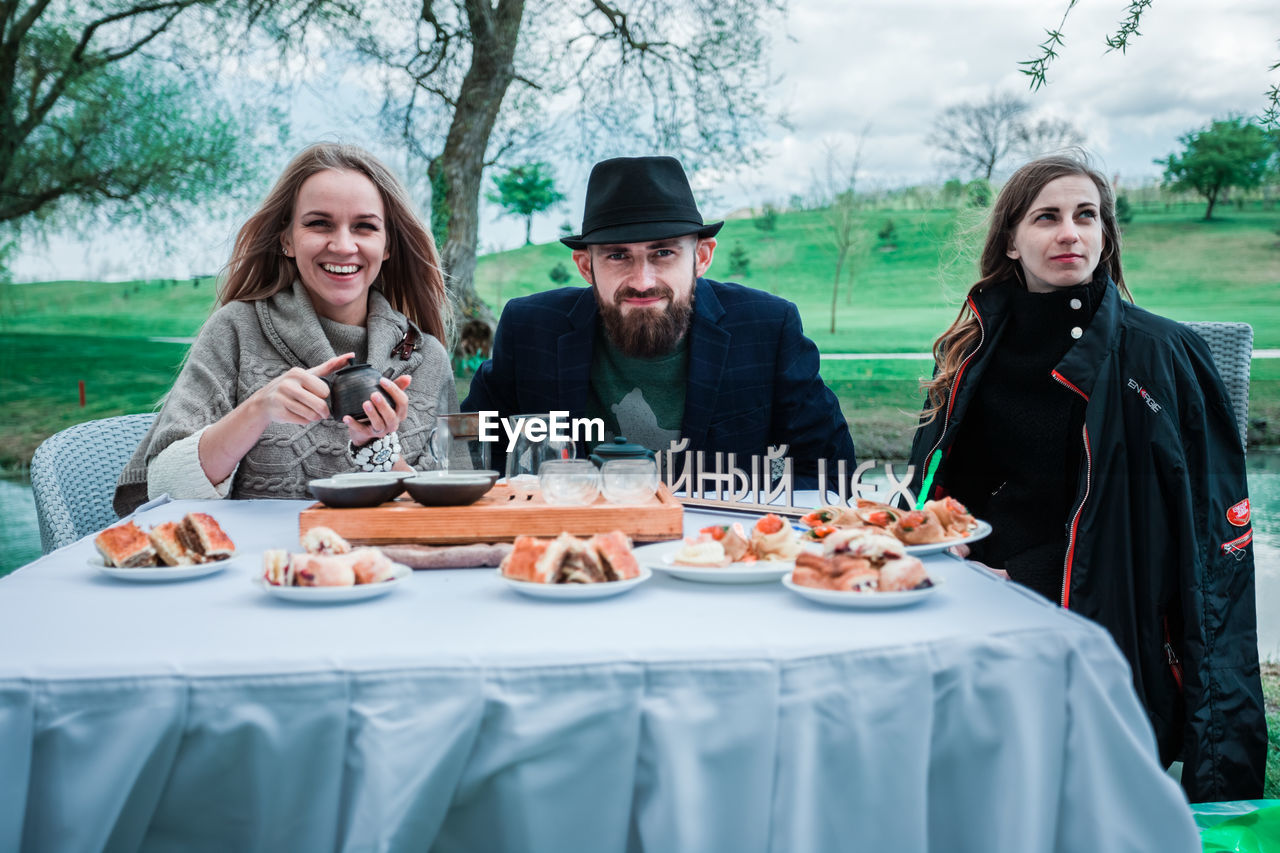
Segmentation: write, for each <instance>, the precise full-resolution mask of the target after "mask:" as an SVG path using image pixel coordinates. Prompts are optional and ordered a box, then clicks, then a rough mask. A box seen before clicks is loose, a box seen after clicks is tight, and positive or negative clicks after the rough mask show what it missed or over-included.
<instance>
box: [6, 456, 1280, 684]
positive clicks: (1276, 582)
mask: <svg viewBox="0 0 1280 853" xmlns="http://www.w3.org/2000/svg"><path fill="white" fill-rule="evenodd" d="M1248 467H1249V495H1250V499H1251V502H1252V506H1253V530H1254V538H1253V547H1254V558H1255V565H1256V569H1257V583H1258V649H1259V651H1260V652H1261V653H1262V657H1263V659H1264V660H1271V661H1280V451H1276V450H1268V451H1262V450H1257V449H1254V450H1250V451H1249V457H1248ZM0 519H3V521H2V522H0V576H2V575H5V574H8V573H9V572H10V571H12V570H13V569H15V568H17V567H18V566H21V565H24V564H26V563H29V562H31V561H32V560H34V559H35V558H36V557H39V556H40V528H39V526H38V523H37V521H36V508H35V501H34V500H33V499H32V496H31V484H30V483H29V482H25V481H19V480H4V479H0ZM0 589H2V587H0Z"/></svg>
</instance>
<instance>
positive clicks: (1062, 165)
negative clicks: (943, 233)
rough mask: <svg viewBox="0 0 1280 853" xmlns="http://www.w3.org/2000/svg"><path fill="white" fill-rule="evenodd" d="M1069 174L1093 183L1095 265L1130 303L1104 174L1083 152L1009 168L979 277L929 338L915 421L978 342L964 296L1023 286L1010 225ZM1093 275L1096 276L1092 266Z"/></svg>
mask: <svg viewBox="0 0 1280 853" xmlns="http://www.w3.org/2000/svg"><path fill="white" fill-rule="evenodd" d="M1072 175H1082V176H1084V177H1087V178H1089V179H1090V180H1091V181H1093V183H1094V184H1095V185H1096V186H1097V188H1098V197H1099V200H1100V203H1099V205H1098V213H1099V216H1100V218H1101V220H1102V236H1103V241H1104V246H1103V250H1102V257H1101V258H1100V259H1099V261H1098V269H1099V270H1100V271H1105V272H1106V273H1107V274H1108V275H1110V276H1111V280H1112V281H1114V282H1115V283H1116V286H1117V287H1119V288H1120V293H1121V294H1123V295H1124V297H1125V298H1126V299H1128V300H1129V301H1130V302H1132V301H1133V295H1132V294H1131V293H1129V288H1128V287H1126V286H1125V283H1124V272H1123V271H1122V270H1121V268H1120V228H1119V226H1118V225H1117V224H1116V197H1115V193H1114V192H1113V191H1112V189H1111V184H1110V183H1108V182H1107V179H1106V177H1105V176H1104V175H1103V174H1102V173H1101V172H1099V171H1098V170H1097V169H1095V168H1093V167H1092V166H1091V165H1089V162H1088V160H1087V159H1086V158H1085V157H1084V156H1083V154H1081V155H1080V156H1076V155H1073V154H1053V155H1050V156H1047V157H1040V158H1039V159H1036V160H1032V161H1031V162H1030V163H1027V164H1026V165H1025V166H1023V167H1022V168H1020V169H1018V171H1016V172H1014V173H1013V175H1012V176H1010V178H1009V181H1008V183H1006V184H1005V185H1004V187H1003V188H1002V189H1001V190H1000V195H999V197H997V198H996V203H995V206H994V207H992V208H991V220H990V225H989V226H988V228H987V239H986V242H985V243H984V244H983V247H982V257H981V259H980V260H979V262H978V271H979V273H980V275H981V277H980V278H979V279H978V281H977V283H976V284H974V285H973V287H971V288H969V294H968V296H967V297H966V298H965V301H964V304H963V305H962V306H960V313H959V315H957V316H956V319H955V322H953V323H952V324H951V325H950V326H948V327H947V330H946V331H945V332H943V333H942V335H941V336H939V338H938V339H937V340H936V341H934V343H933V360H934V363H935V364H936V365H937V370H936V371H935V373H934V375H933V378H932V379H930V380H928V381H926V382H924V383H922V385H923V387H924V389H925V391H926V392H927V394H928V398H927V400H926V402H925V409H924V413H923V419H922V421H921V424H926V423H929V422H930V421H932V420H933V419H934V418H935V417H936V416H937V415H938V413H939V412H941V411H942V409H943V407H944V406H946V404H947V395H948V393H949V390H950V388H951V384H952V382H953V381H954V380H955V377H956V374H957V373H958V372H959V370H960V365H961V364H963V363H964V360H965V359H966V358H968V356H969V355H970V353H972V352H973V351H974V349H976V348H977V346H978V341H979V340H980V338H981V335H982V328H981V326H979V325H978V318H977V317H976V316H975V315H974V313H973V309H972V308H971V307H970V300H972V299H973V297H974V296H976V295H977V294H978V293H979V292H980V291H982V290H986V289H987V288H988V287H990V286H991V285H993V284H995V283H997V282H1001V281H1008V280H1010V279H1016V280H1017V281H1019V282H1021V283H1022V286H1023V287H1025V286H1026V282H1025V281H1023V279H1022V266H1021V264H1020V263H1019V262H1018V261H1016V260H1014V259H1013V258H1010V257H1009V256H1008V254H1007V252H1008V250H1009V246H1010V244H1011V243H1012V241H1013V232H1014V229H1016V228H1017V227H1018V222H1019V221H1021V219H1022V217H1023V216H1025V215H1026V212H1027V211H1028V210H1029V209H1030V208H1031V205H1032V203H1033V202H1034V201H1035V200H1036V196H1038V195H1040V191H1041V190H1042V189H1044V187H1045V185H1046V184H1048V183H1049V182H1051V181H1056V180H1057V179H1058V178H1065V177H1069V176H1072ZM1094 274H1095V275H1097V271H1095V273H1094Z"/></svg>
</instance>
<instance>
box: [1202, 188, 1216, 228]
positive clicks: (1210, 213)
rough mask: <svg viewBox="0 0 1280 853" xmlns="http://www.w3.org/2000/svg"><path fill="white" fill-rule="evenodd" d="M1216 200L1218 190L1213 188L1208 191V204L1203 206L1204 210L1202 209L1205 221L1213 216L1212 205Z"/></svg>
mask: <svg viewBox="0 0 1280 853" xmlns="http://www.w3.org/2000/svg"><path fill="white" fill-rule="evenodd" d="M1217 200H1218V191H1217V190H1213V191H1212V192H1210V193H1209V206H1208V207H1207V208H1205V211H1204V218H1205V221H1206V222H1207V221H1209V220H1210V219H1212V218H1213V205H1214V203H1215V202H1217Z"/></svg>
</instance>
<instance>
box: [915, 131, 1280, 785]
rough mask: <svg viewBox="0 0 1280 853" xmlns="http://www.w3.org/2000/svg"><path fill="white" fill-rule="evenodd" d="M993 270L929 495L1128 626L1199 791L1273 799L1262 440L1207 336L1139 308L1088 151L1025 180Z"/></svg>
mask: <svg viewBox="0 0 1280 853" xmlns="http://www.w3.org/2000/svg"><path fill="white" fill-rule="evenodd" d="M979 273H980V276H979V279H978V281H977V283H976V284H974V285H973V287H972V288H971V289H970V291H969V294H968V297H967V298H966V299H965V303H964V305H963V307H962V308H961V310H960V314H959V316H958V317H957V318H956V320H955V322H954V323H952V324H951V326H950V327H949V328H948V329H947V330H946V331H945V332H943V334H942V335H941V336H940V337H939V338H938V340H937V342H936V343H935V344H934V350H933V351H934V358H935V364H936V367H935V372H934V376H933V378H932V379H931V380H930V381H929V382H927V383H926V384H925V390H926V395H927V397H926V402H925V405H924V411H923V414H922V416H921V421H920V427H919V430H918V431H917V433H916V437H915V441H914V444H913V447H912V453H911V457H912V462H913V464H914V466H915V471H916V475H915V476H916V479H915V483H914V485H915V486H916V489H917V492H923V493H924V494H923V495H922V497H928V498H937V497H941V496H943V495H949V496H951V497H954V498H956V499H958V500H960V501H961V502H963V503H965V504H967V505H968V507H969V509H970V511H971V512H973V513H974V514H975V515H976V516H978V517H980V518H983V519H985V520H986V521H988V522H990V523H991V525H992V528H993V532H992V534H991V536H990V537H988V538H987V539H986V540H984V541H981V542H978V543H974V545H973V546H972V550H971V552H970V553H969V556H970V557H971V558H972V559H973V560H975V561H977V562H980V563H982V564H985V565H986V566H987V567H989V568H991V569H993V570H995V571H996V572H997V573H998V574H1000V575H1001V576H1005V577H1008V578H1011V579H1012V580H1013V581H1016V582H1018V583H1020V584H1023V585H1025V586H1027V587H1029V588H1031V589H1033V590H1035V591H1036V592H1038V593H1040V594H1041V595H1043V596H1044V597H1045V598H1047V599H1048V600H1049V601H1052V602H1055V603H1056V604H1059V605H1061V606H1062V607H1068V608H1070V609H1071V610H1074V611H1076V612H1078V613H1080V614H1082V615H1084V616H1088V617H1090V618H1092V619H1094V620H1096V621H1097V622H1099V623H1101V624H1102V625H1103V626H1105V627H1106V628H1107V629H1108V630H1110V632H1111V635H1112V636H1113V637H1114V638H1115V641H1116V643H1117V644H1118V645H1119V646H1120V648H1121V650H1122V651H1123V652H1124V653H1125V655H1126V657H1127V658H1128V660H1129V664H1130V666H1131V668H1132V670H1133V678H1134V686H1135V687H1136V688H1137V691H1138V695H1139V697H1140V698H1141V699H1142V700H1143V702H1144V704H1145V706H1146V708H1147V711H1148V714H1149V716H1150V718H1151V722H1152V724H1153V726H1154V727H1155V733H1156V737H1157V740H1158V742H1159V748H1160V755H1161V757H1162V759H1163V760H1164V761H1165V762H1166V763H1170V762H1172V761H1174V760H1176V759H1178V758H1180V757H1181V758H1182V759H1183V760H1184V769H1183V776H1182V780H1183V785H1184V787H1185V788H1186V790H1187V792H1188V795H1189V797H1190V799H1191V801H1192V802H1200V801H1206V800H1224V799H1226V800H1231V799H1251V798H1256V797H1259V796H1261V794H1262V780H1263V767H1264V762H1265V757H1266V746H1267V732H1266V723H1265V718H1264V716H1263V710H1262V689H1261V683H1260V680H1259V671H1258V648H1257V628H1256V616H1255V611H1254V571H1253V549H1252V545H1251V544H1250V543H1251V540H1252V536H1251V533H1250V531H1249V529H1248V527H1247V525H1248V506H1249V504H1248V493H1247V486H1246V483H1245V473H1244V450H1243V448H1242V446H1241V443H1240V435H1239V431H1238V429H1237V425H1236V421H1235V417H1234V415H1233V414H1232V409H1231V405H1230V400H1229V398H1228V395H1227V392H1226V389H1225V388H1224V387H1223V384H1222V380H1221V379H1220V378H1219V376H1218V373H1217V371H1216V370H1215V368H1214V365H1213V360H1212V357H1211V355H1210V353H1209V349H1208V346H1207V345H1206V344H1205V343H1204V341H1203V340H1201V339H1200V338H1199V336H1197V335H1196V334H1195V333H1194V332H1192V331H1191V330H1189V329H1188V328H1186V327H1185V326H1182V325H1180V324H1178V323H1175V322H1173V321H1171V320H1167V319H1165V318H1163V317H1158V316H1156V315H1154V314H1151V313H1150V312H1148V311H1144V310H1142V309H1141V308H1138V307H1136V306H1135V305H1133V301H1132V296H1131V295H1130V293H1129V290H1128V288H1127V287H1126V286H1125V283H1124V275H1123V272H1122V270H1121V265H1120V231H1119V229H1118V227H1117V225H1116V218H1115V198H1114V195H1113V193H1112V190H1111V187H1110V185H1109V184H1108V183H1107V181H1106V179H1105V177H1103V175H1102V174H1101V173H1099V172H1098V171H1097V170H1096V169H1093V168H1092V167H1090V166H1089V165H1088V163H1087V161H1086V160H1084V159H1083V158H1079V157H1074V156H1051V157H1044V158H1041V159H1038V160H1035V161H1032V162H1031V163H1028V164H1027V165H1025V166H1023V167H1022V168H1021V169H1019V170H1017V172H1015V173H1014V174H1013V176H1012V177H1011V178H1010V179H1009V181H1008V183H1007V184H1005V186H1004V188H1003V189H1002V190H1001V192H1000V196H999V198H998V199H997V201H996V204H995V207H994V208H993V209H992V212H991V222H990V227H989V229H988V232H987V237H986V242H985V245H984V247H983V252H982V257H981V260H980V269H979Z"/></svg>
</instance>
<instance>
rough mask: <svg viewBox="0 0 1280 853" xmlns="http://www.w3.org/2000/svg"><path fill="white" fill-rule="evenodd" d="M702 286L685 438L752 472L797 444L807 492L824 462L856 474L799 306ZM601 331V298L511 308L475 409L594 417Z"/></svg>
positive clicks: (479, 380)
mask: <svg viewBox="0 0 1280 853" xmlns="http://www.w3.org/2000/svg"><path fill="white" fill-rule="evenodd" d="M696 287H697V289H696V291H695V299H694V311H693V322H692V325H691V328H690V330H689V379H688V383H689V384H688V389H687V390H686V392H685V409H684V424H683V426H682V428H681V434H682V435H683V436H684V437H685V438H688V439H689V449H690V450H705V451H723V452H725V453H736V454H738V459H739V460H740V463H739V464H740V465H741V464H742V463H743V462H744V461H745V457H746V456H749V455H751V454H756V455H763V454H764V452H765V449H766V448H767V447H769V446H770V445H776V444H786V445H789V450H788V451H787V455H788V456H790V457H791V458H792V459H794V460H795V463H796V476H797V485H800V484H801V483H802V482H804V481H808V480H810V479H811V478H812V477H813V476H815V475H816V472H817V460H818V459H820V458H826V459H829V460H831V462H829V463H828V470H830V471H832V472H833V473H834V467H835V460H838V459H844V460H846V462H847V464H848V466H849V467H848V470H849V471H850V472H852V471H853V470H854V468H855V467H856V462H855V460H854V451H853V439H852V438H851V437H850V435H849V426H848V423H847V422H846V421H845V418H844V415H843V414H842V413H841V411H840V404H839V402H838V401H837V400H836V396H835V394H833V393H832V392H831V389H829V388H828V387H827V386H826V384H825V383H824V382H823V381H822V377H820V376H819V375H818V348H817V347H816V346H814V343H813V341H811V340H809V339H808V338H806V337H805V336H804V332H803V330H802V329H801V326H800V312H799V311H797V310H796V306H795V305H793V304H792V303H790V302H788V301H787V300H785V299H780V298H778V297H777V296H773V295H771V294H768V293H765V292H763V291H760V290H754V289H752V288H749V287H743V286H742V285H740V284H724V283H721V282H718V281H712V280H710V279H706V278H700V279H698V281H697V285H696ZM596 326H597V323H596V299H595V292H594V291H593V290H592V289H591V288H589V287H564V288H560V289H558V290H550V291H546V292H543V293H536V294H533V295H532V296H525V297H522V298H520V299H513V300H511V301H510V302H508V303H507V305H506V308H505V309H503V312H502V319H501V320H499V322H498V330H497V333H496V335H495V337H494V342H493V357H492V358H491V359H490V360H489V361H486V362H485V363H484V364H482V365H481V366H480V369H479V370H477V371H476V375H475V378H474V379H472V381H471V391H470V393H468V394H467V398H466V399H465V400H464V401H463V402H462V408H463V410H464V411H492V410H497V411H498V412H499V413H500V414H501V415H502V416H504V417H505V416H507V415H513V414H523V413H534V412H550V411H568V412H569V415H570V417H584V416H585V414H586V408H587V385H588V383H589V382H590V378H591V348H592V346H593V345H594V343H595V336H596ZM499 455H500V454H499ZM499 461H500V460H499ZM495 464H496V463H495ZM801 478H803V479H801Z"/></svg>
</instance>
